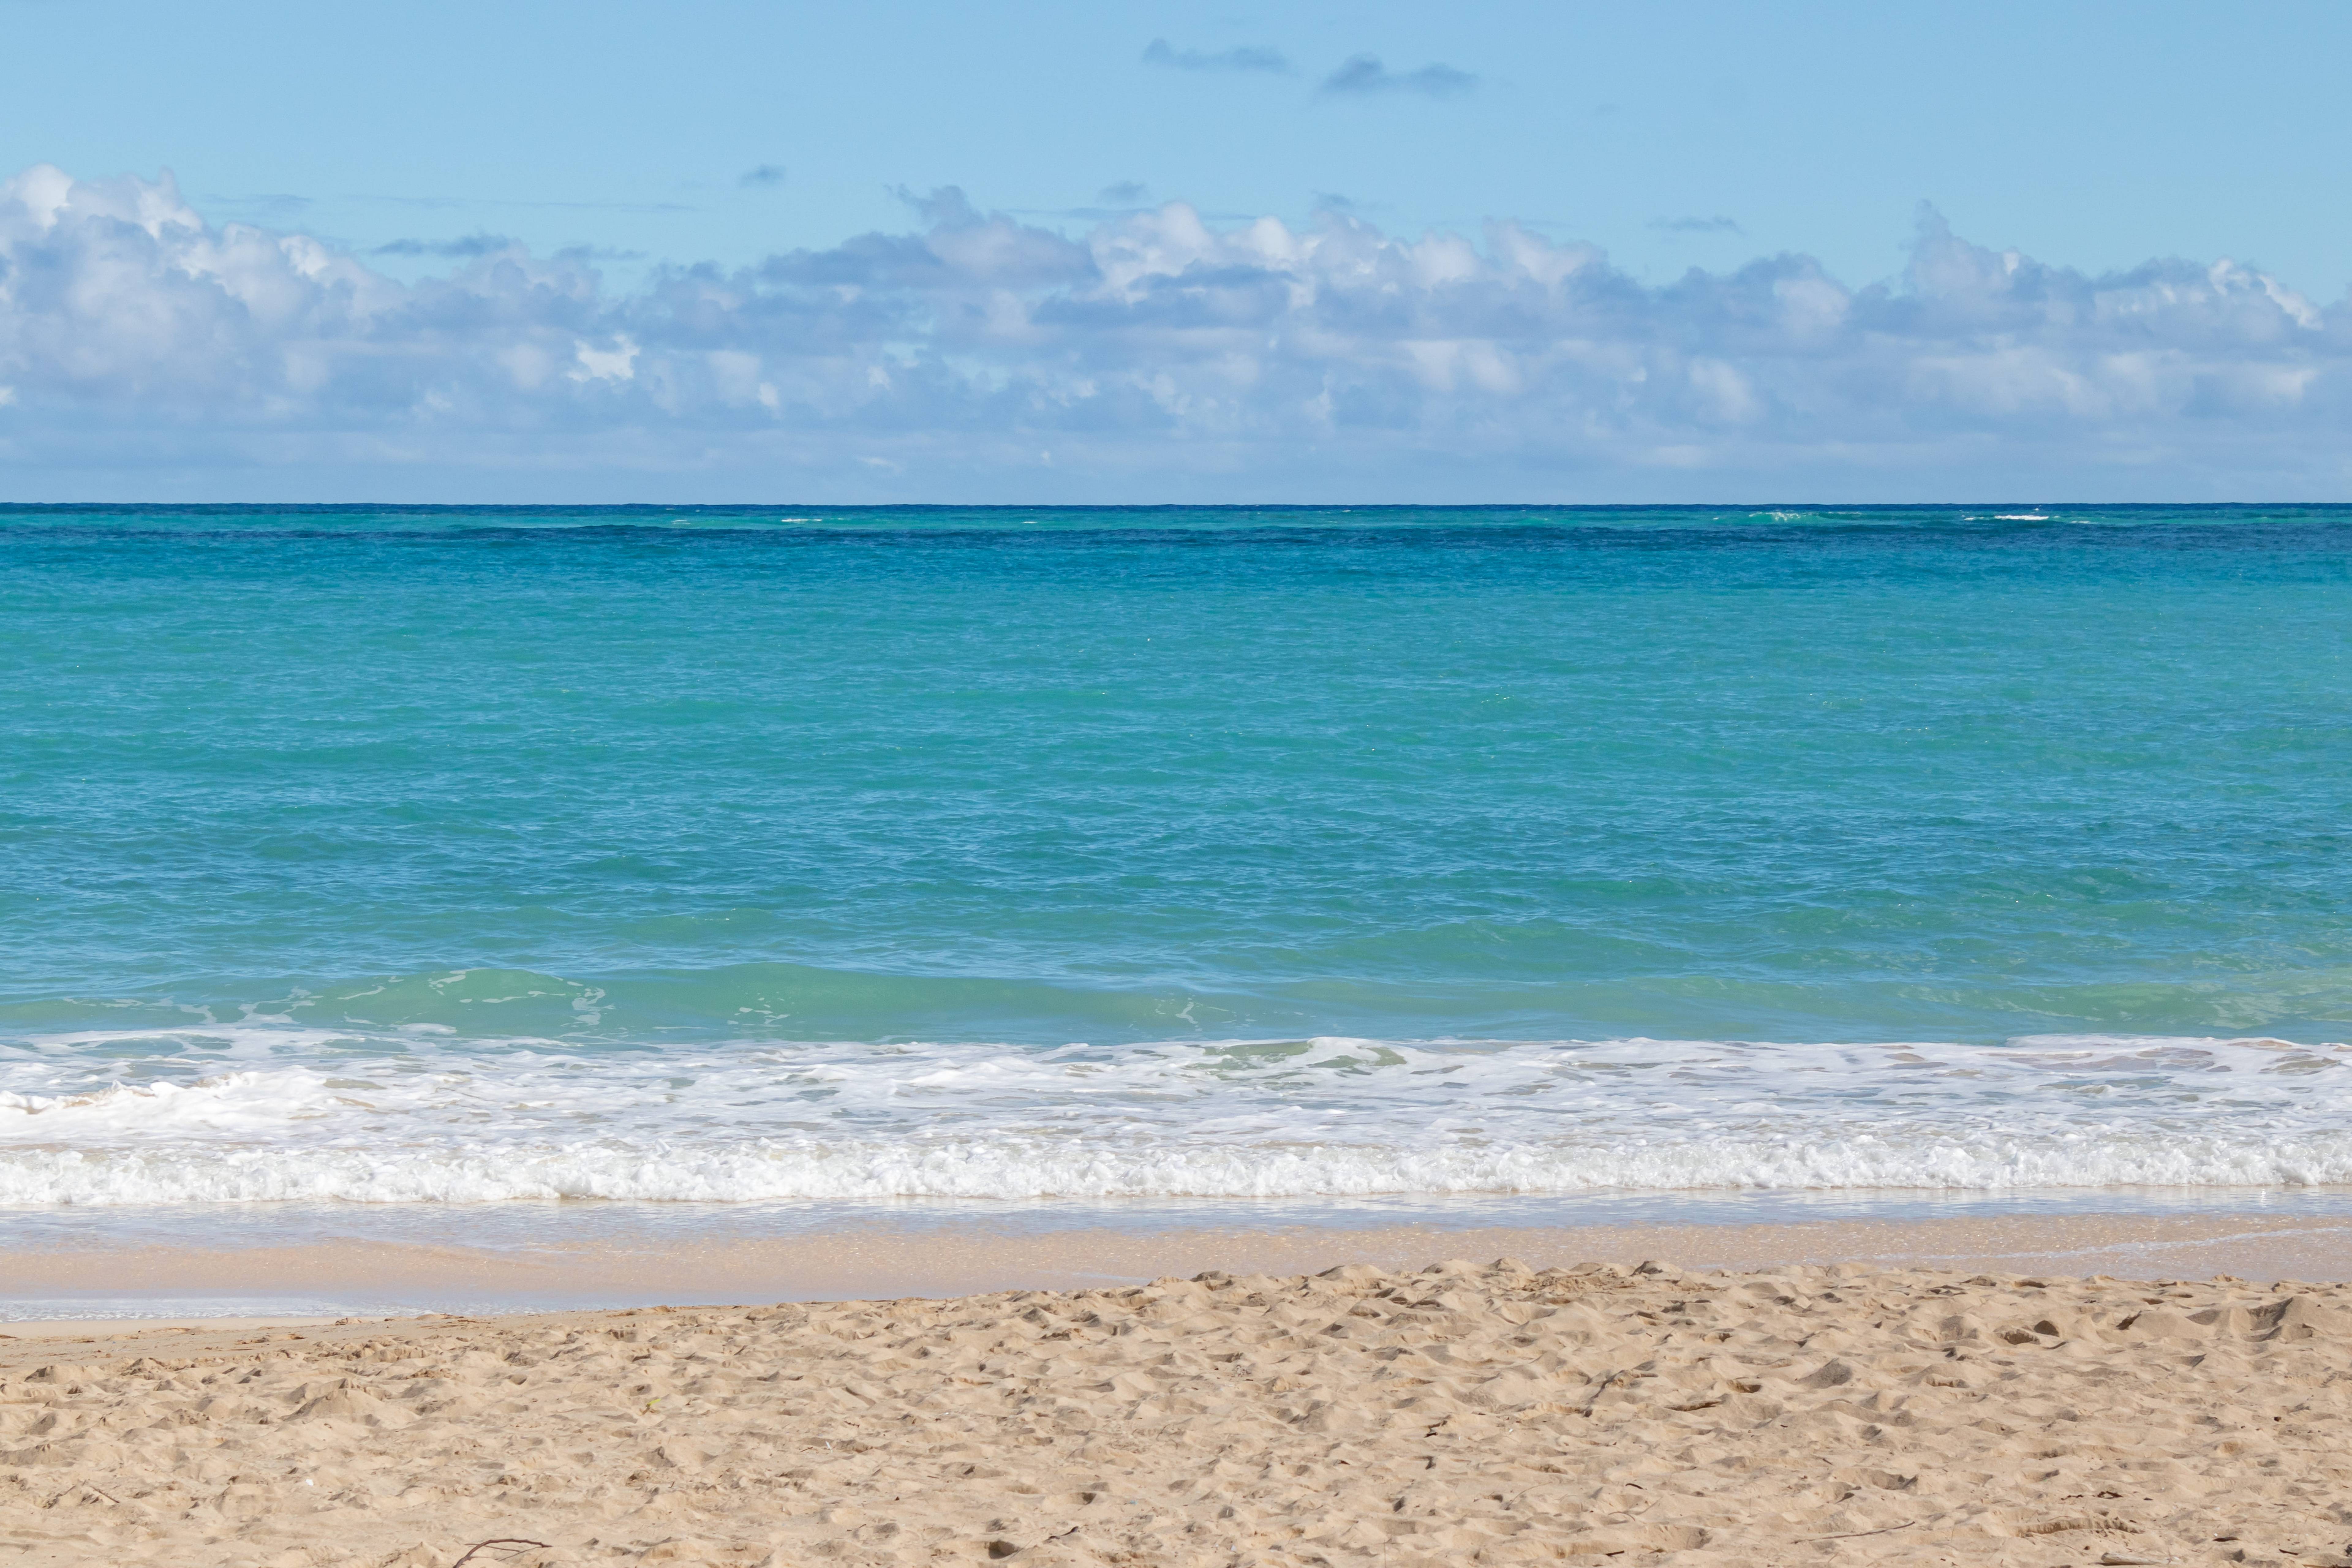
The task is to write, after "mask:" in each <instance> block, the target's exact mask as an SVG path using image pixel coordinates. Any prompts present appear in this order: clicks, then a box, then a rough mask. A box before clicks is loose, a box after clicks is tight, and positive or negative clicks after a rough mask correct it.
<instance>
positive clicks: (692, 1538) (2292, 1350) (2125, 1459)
mask: <svg viewBox="0 0 2352 1568" xmlns="http://www.w3.org/2000/svg"><path fill="white" fill-rule="evenodd" d="M2347 1412H2352V1289H2347V1288H2345V1287H2343V1286H2337V1285H2305V1284H2296V1283H2293V1282H2281V1281H2275V1280H2266V1281H2259V1282H2257V1281H2253V1280H2247V1279H2234V1278H2226V1277H2224V1278H2218V1279H2201V1280H2189V1281H2185V1282H2168V1283H2134V1282H2129V1281H2126V1280H2123V1279H2111V1278H2105V1277H2104V1276H2091V1277H2087V1278H2064V1277H2061V1276H2058V1275H2056V1274H2051V1275H2019V1274H2013V1273H1989V1272H1981V1271H1978V1272H1970V1271H1969V1270H1966V1269H1963V1268H1920V1267H1884V1266H1873V1265H1868V1264H1861V1263H1842V1264H1833V1265H1826V1266H1822V1265H1801V1266H1791V1267H1784V1268H1773V1269H1769V1270H1748V1271H1720V1272H1709V1271H1701V1270H1698V1269H1696V1268H1680V1267H1676V1266H1675V1265H1672V1264H1661V1263H1654V1262H1652V1263H1644V1264H1640V1265H1636V1266H1632V1267H1628V1266H1626V1265H1622V1264H1585V1265H1580V1266H1575V1267H1569V1268H1535V1267H1532V1266H1530V1265H1529V1264H1528V1263H1526V1262H1520V1261H1515V1260H1510V1259H1502V1260H1497V1261H1495V1262H1492V1263H1472V1262H1465V1261H1452V1262H1446V1263H1442V1264H1436V1265H1432V1266H1429V1267H1425V1268H1420V1269H1417V1270H1414V1271H1412V1272H1402V1271H1384V1270H1383V1269H1381V1268H1376V1267H1373V1266H1371V1265H1369V1264H1354V1265H1348V1266H1342V1267H1339V1268H1335V1269H1332V1270H1329V1271H1327V1272H1323V1273H1319V1274H1313V1275H1292V1276H1286V1277H1277V1276H1274V1275H1267V1274H1253V1275H1244V1276H1234V1275H1231V1274H1224V1273H1207V1274H1203V1275H1202V1276H1201V1277H1200V1278H1198V1279H1176V1278H1168V1279H1159V1280H1155V1281H1153V1282H1151V1283H1150V1284H1147V1285H1142V1286H1118V1287H1113V1288H1108V1289H1090V1290H1076V1291H1068V1292H1057V1291H1050V1290H1025V1291H1011V1292H999V1293H993V1294H987V1295H977V1296H966V1297H959V1298H950V1299H943V1300H921V1299H905V1300H860V1301H841V1302H834V1303H829V1304H828V1303H814V1304H788V1305H781V1306H756V1307H727V1308H717V1307H711V1308H698V1309H687V1310H663V1309H649V1310H623V1311H602V1312H568V1313H556V1314H544V1315H536V1316H516V1317H501V1318H488V1319H460V1318H443V1317H435V1318H425V1319H412V1320H404V1321H382V1320H369V1321H352V1320H347V1321H341V1322H333V1323H322V1324H303V1325H299V1326H297V1325H286V1324H278V1325H267V1324H263V1325H256V1324H252V1323H247V1324H242V1325H228V1326H222V1325H194V1326H183V1327H177V1328H160V1329H159V1328H146V1329H141V1330H136V1331H119V1330H118V1331H100V1330H99V1329H97V1328H95V1327H93V1328H91V1329H89V1330H86V1331H79V1332H77V1331H71V1330H56V1329H52V1330H48V1331H41V1330H36V1329H31V1328H23V1327H21V1326H20V1331H19V1332H17V1333H16V1335H15V1336H14V1337H12V1338H11V1339H9V1340H5V1341H0V1465H5V1471H4V1472H0V1552H7V1553H9V1555H8V1556H6V1557H5V1558H0V1561H14V1562H20V1563H25V1564H26V1565H27V1568H37V1565H49V1564H59V1565H63V1564H95V1563H159V1564H172V1565H174V1568H178V1565H183V1564H184V1565H188V1568H214V1565H219V1568H227V1565H231V1564H262V1565H268V1568H329V1565H338V1568H340V1565H359V1564H368V1565H382V1568H395V1565H397V1568H453V1565H454V1564H456V1563H459V1562H467V1563H471V1564H484V1563H505V1564H513V1565H520V1568H557V1565H565V1568H570V1565H574V1564H592V1563H678V1564H711V1565H717V1564H742V1565H746V1568H748V1565H751V1564H760V1563H764V1564H772V1565H774V1568H783V1565H786V1564H799V1563H875V1564H881V1563H933V1562H975V1563H981V1562H992V1561H1002V1562H1006V1563H1013V1564H1027V1563H1034V1564H1041V1565H1044V1564H1055V1565H1068V1568H1075V1565H1078V1564H1096V1563H1123V1564H1124V1563H1132V1564H1159V1563H1169V1564H1203V1565H1206V1564H1219V1565H1223V1564H1234V1563H1302V1564H1303V1563H1363V1564H1367V1565H1375V1564H1377V1565H1383V1568H1385V1565H1391V1564H1394V1565H1400V1568H1401V1565H1403V1564H1409V1563H1549V1562H1591V1563H1619V1564H1624V1563H1641V1562H1652V1561H1657V1562H1667V1561H1671V1562H1675V1563H1694V1564H1695V1563H2002V1564H2011V1563H2014V1564H2037V1565H2039V1564H2053V1565H2054V1564H2060V1563H2068V1564H2073V1563H2108V1564H2114V1563H2352V1555H2347V1551H2346V1548H2347V1543H2352V1502H2348V1501H2347V1499H2352V1420H2347ZM468 1552H471V1553H472V1555H471V1556H470V1557H468V1556H467V1553H468Z"/></svg>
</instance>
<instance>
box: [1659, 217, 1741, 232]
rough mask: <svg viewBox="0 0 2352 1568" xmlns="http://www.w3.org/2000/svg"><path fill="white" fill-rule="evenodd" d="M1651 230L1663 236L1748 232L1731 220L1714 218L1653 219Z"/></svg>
mask: <svg viewBox="0 0 2352 1568" xmlns="http://www.w3.org/2000/svg"><path fill="white" fill-rule="evenodd" d="M1650 226H1651V227H1652V228H1654V229H1657V230H1660V231H1661V232H1663V233H1665V234H1745V233H1747V232H1748V231H1747V230H1746V229H1743V228H1741V227H1740V226H1739V225H1738V223H1737V222H1736V221H1734V220H1733V219H1731V218H1727V217H1723V216H1716V217H1654V218H1652V219H1651V220H1650Z"/></svg>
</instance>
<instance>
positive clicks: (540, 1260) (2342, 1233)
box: [0, 1213, 2352, 1328]
mask: <svg viewBox="0 0 2352 1568" xmlns="http://www.w3.org/2000/svg"><path fill="white" fill-rule="evenodd" d="M1504 1256H1509V1257H1514V1258H1523V1259H1526V1260H1527V1261H1528V1262H1530V1263H1532V1264H1534V1265H1535V1266H1536V1267H1538V1268H1548V1267H1551V1266H1555V1265H1565V1264H1570V1263H1575V1262H1579V1261H1582V1260H1586V1259H1597V1260H1601V1261H1616V1262H1623V1263H1631V1262H1635V1261H1638V1260H1640V1259H1643V1258H1673V1259H1675V1261H1676V1262H1678V1263H1680V1264H1682V1265H1684V1266H1685V1267H1687V1268H1761V1267H1767V1266H1771V1265H1778V1264H1786V1263H1832V1262H1867V1263H1881V1264H1908V1265H1922V1266H1928V1267H1937V1268H1968V1269H1985V1268H1993V1269H2008V1270H2010V1271H2012V1272H2017V1271H2028V1270H2047V1271H2052V1272H2055V1273H2062V1274H2094V1273H2101V1274H2115V1275H2125V1276H2133V1277H2138V1278H2168V1277H2182V1278H2189V1277H2203V1276H2208V1275H2211V1274H2216V1273H2227V1274H2236V1275H2240V1276H2242V1277H2245V1278H2248V1279H2255V1278H2262V1279H2352V1215H2341V1214H2338V1215H2324V1214H2323V1215H2300V1216H2297V1215H2265V1214H2220V1215H2210V1214H2206V1215H2179V1214H2161V1213H2158V1214H2147V1213H2142V1214H2123V1215H2098V1214H2074V1215H2031V1214H1995V1215H1972V1216H1965V1217H1951V1218H1907V1219H1867V1220H1854V1219H1845V1220H1829V1221H1819V1222H1812V1223H1795V1224H1787V1223H1783V1224H1764V1225H1614V1226H1451V1225H1436V1224H1416V1225H1401V1226H1366V1227H1360V1228H1338V1227H1331V1226H1308V1225H1286V1226H1284V1225H1276V1226H1250V1227H1243V1226H1234V1227H1225V1228H1198V1229H1159V1230H1142V1229H1122V1228H1112V1227H1108V1226H1106V1227H1101V1228H1072V1229H1060V1230H1049V1231H1038V1230H1028V1231H1023V1230H1017V1229H1013V1228H1006V1227H999V1226H989V1225H986V1224H973V1225H971V1226H961V1227H956V1228H947V1227H940V1226H928V1227H923V1228H910V1227H907V1226H887V1225H872V1226H841V1227H837V1228H835V1229H831V1230H828V1231H825V1232H823V1233H818V1234H811V1235H805V1236H791V1237H719V1238H704V1239H694V1238H692V1237H687V1238H668V1239H665V1238H661V1237H637V1238H635V1239H633V1240H631V1239H623V1240H617V1241H612V1242H606V1243H602V1244H584V1243H576V1244H571V1245H551V1246H524V1247H515V1246H508V1247H487V1246H463V1245H456V1244H449V1245H432V1244H426V1243H419V1242H414V1241H394V1240H387V1239H383V1238H371V1237H352V1238H351V1239H346V1240H320V1241H313V1242H306V1243H304V1244H301V1245H296V1246H286V1247H270V1246H253V1245H247V1246H235V1247H201V1246H162V1245H141V1246H123V1245H119V1244H104V1243H93V1244H89V1245H83V1246H69V1245H48V1246H44V1247H40V1248H38V1249H37V1250H13V1249H6V1248H0V1280H5V1285H0V1309H5V1310H6V1312H7V1313H8V1315H9V1316H12V1317H15V1318H18V1319H24V1320H36V1319H43V1318H68V1319H70V1318H80V1317H98V1316H119V1315H122V1314H123V1313H124V1312H132V1313H136V1314H138V1315H164V1316H173V1317H178V1316H194V1315H198V1314H197V1313H195V1312H194V1311H192V1310H187V1309H184V1308H182V1309H176V1310H175V1309H173V1308H172V1307H171V1306H170V1303H172V1302H173V1301H184V1300H188V1299H192V1298H193V1299H197V1300H203V1301H205V1302H206V1303H209V1304H210V1305H209V1306H208V1307H207V1309H206V1310H205V1315H219V1314H222V1313H229V1314H235V1315H258V1314H261V1313H265V1312H268V1311H271V1310H273V1309H271V1308H269V1307H268V1306H263V1305H257V1303H262V1302H270V1301H278V1302H286V1301H293V1302H297V1303H309V1305H308V1306H296V1307H294V1308H291V1309H287V1308H283V1307H281V1308H278V1309H275V1310H278V1311H279V1312H280V1313H285V1312H288V1311H289V1310H290V1311H291V1313H292V1314H293V1315H313V1316H319V1315H323V1316H335V1315H340V1314H341V1313H342V1312H346V1311H353V1310H364V1311H372V1312H383V1311H393V1310H423V1309H428V1308H429V1309H438V1310H506V1311H514V1310H533V1309H553V1308H563V1307H589V1306H631V1305H655V1304H666V1305H672V1306H686V1305H693V1304H698V1303H707V1302H731V1301H782V1300H845V1299H853V1298H859V1299H887V1298H892V1297H898V1296H961V1295H971V1294H977V1293H982V1292H985V1291H992V1290H1003V1289H1089V1288H1096V1287H1101V1286H1107V1285H1114V1284H1134V1283H1137V1282H1139V1281H1141V1280H1145V1279H1157V1278H1160V1277H1162V1276H1166V1275H1178V1276H1190V1275H1192V1274H1196V1273H1199V1272H1201V1271H1202V1270H1203V1269H1210V1268H1221V1269H1225V1270H1227V1271H1230V1272H1234V1273H1265V1274H1309V1273H1315V1272H1318V1271H1319V1270H1321V1269H1324V1268H1331V1267H1334V1266H1335V1265H1338V1264H1342V1263H1357V1262H1361V1263H1371V1264H1376V1265H1379V1266H1381V1267H1383V1268H1413V1267H1418V1266H1419V1265H1421V1264H1423V1263H1425V1262H1427V1261H1429V1260H1430V1259H1431V1258H1453V1257H1474V1258H1478V1257H1483V1258H1495V1257H1504ZM99 1303H103V1304H104V1305H103V1307H102V1308H98V1307H97V1306H96V1304H99ZM6 1326H7V1325H5V1324H0V1328H5V1327H6Z"/></svg>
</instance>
